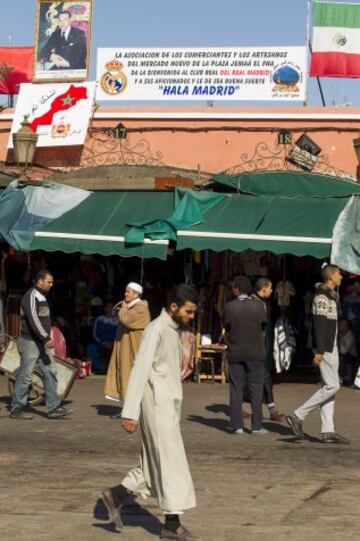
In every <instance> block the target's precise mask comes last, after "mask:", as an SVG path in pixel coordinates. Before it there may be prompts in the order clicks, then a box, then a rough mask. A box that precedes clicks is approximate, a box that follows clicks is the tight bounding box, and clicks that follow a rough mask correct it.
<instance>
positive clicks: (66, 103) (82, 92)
mask: <svg viewBox="0 0 360 541" xmlns="http://www.w3.org/2000/svg"><path fill="white" fill-rule="evenodd" d="M86 99H87V90H86V87H85V86H74V85H70V86H69V89H68V90H67V91H66V92H64V93H63V94H60V96H57V97H56V98H55V99H54V100H53V101H51V102H50V105H49V108H48V110H47V111H46V113H44V114H43V115H41V116H37V117H34V120H33V121H32V122H31V124H30V128H31V129H32V131H33V132H36V129H37V127H38V126H51V124H52V121H53V118H54V115H55V113H58V112H59V111H66V110H67V109H70V108H71V107H74V106H75V105H76V104H77V102H78V101H79V100H86Z"/></svg>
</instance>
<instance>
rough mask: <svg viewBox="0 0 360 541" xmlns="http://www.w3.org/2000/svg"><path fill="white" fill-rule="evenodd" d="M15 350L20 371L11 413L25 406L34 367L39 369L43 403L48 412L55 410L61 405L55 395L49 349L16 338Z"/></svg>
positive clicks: (53, 362)
mask: <svg viewBox="0 0 360 541" xmlns="http://www.w3.org/2000/svg"><path fill="white" fill-rule="evenodd" d="M17 348H18V352H19V355H20V371H19V373H18V375H17V377H16V382H15V390H14V394H13V397H12V401H11V411H14V410H16V409H22V408H24V407H25V406H26V404H27V401H28V390H29V386H30V385H31V381H32V373H33V371H34V369H35V366H37V367H38V368H39V369H40V371H41V373H42V376H43V381H44V392H45V403H46V405H47V407H48V409H49V411H52V410H54V409H56V408H57V407H58V406H59V405H60V404H61V400H60V398H59V397H58V394H57V385H58V381H57V373H56V365H55V361H54V358H53V355H52V351H51V349H49V348H47V347H46V346H45V344H37V343H36V342H33V341H32V340H27V339H25V338H21V337H20V338H18V341H17Z"/></svg>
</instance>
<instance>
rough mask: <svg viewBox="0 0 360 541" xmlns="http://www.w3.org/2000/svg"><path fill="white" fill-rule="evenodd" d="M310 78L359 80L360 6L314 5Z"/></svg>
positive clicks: (321, 3)
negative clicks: (355, 78) (348, 78)
mask: <svg viewBox="0 0 360 541" xmlns="http://www.w3.org/2000/svg"><path fill="white" fill-rule="evenodd" d="M312 49H313V51H312V57H311V65H310V75H311V76H318V77H360V4H349V3H340V2H319V1H315V2H314V10H313V44H312Z"/></svg>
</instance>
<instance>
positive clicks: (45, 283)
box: [10, 270, 71, 419]
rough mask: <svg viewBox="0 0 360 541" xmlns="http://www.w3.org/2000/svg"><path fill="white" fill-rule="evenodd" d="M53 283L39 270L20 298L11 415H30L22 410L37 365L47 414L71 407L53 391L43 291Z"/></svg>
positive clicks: (54, 378)
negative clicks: (17, 371) (63, 404)
mask: <svg viewBox="0 0 360 541" xmlns="http://www.w3.org/2000/svg"><path fill="white" fill-rule="evenodd" d="M52 285H53V277H52V275H51V273H50V272H49V271H47V270H42V271H39V272H38V273H37V275H36V278H35V285H34V286H33V287H31V288H30V289H29V290H28V291H27V292H26V293H25V295H24V296H23V297H22V299H21V311H20V316H21V327H20V336H19V338H18V341H17V348H18V351H19V355H20V370H19V373H18V375H17V377H16V382H15V390H14V394H13V397H12V401H11V413H10V417H11V418H12V419H32V415H31V414H29V413H27V412H25V411H24V408H25V406H26V405H27V399H28V390H29V386H30V385H31V382H32V374H33V371H34V369H35V366H36V365H37V366H38V367H39V369H40V371H41V373H42V376H43V382H44V391H45V402H46V405H47V407H48V409H49V414H48V417H49V418H50V419H55V418H56V419H57V418H59V417H66V416H67V415H69V414H70V413H71V411H69V410H66V409H65V408H64V407H62V406H61V400H60V398H59V396H58V394H57V374H56V366H55V361H54V358H53V355H52V348H53V347H54V344H53V341H52V339H51V319H50V307H49V304H48V301H47V295H48V292H49V291H50V289H51V287H52Z"/></svg>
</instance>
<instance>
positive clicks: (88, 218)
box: [31, 191, 174, 259]
mask: <svg viewBox="0 0 360 541" xmlns="http://www.w3.org/2000/svg"><path fill="white" fill-rule="evenodd" d="M173 208H174V194H173V193H169V192H139V191H127V192H94V193H93V194H91V195H90V197H88V198H87V199H86V200H85V201H84V202H83V203H81V204H80V205H78V206H77V207H76V208H74V209H73V210H71V211H69V212H67V213H66V214H64V215H63V216H61V217H60V218H58V219H57V220H54V221H53V222H51V223H50V224H48V225H46V226H44V227H43V228H41V230H39V231H36V232H35V235H34V239H33V241H32V244H31V250H46V251H56V250H60V251H62V252H82V253H84V254H95V253H98V254H102V255H114V254H115V255H120V256H123V257H131V256H138V257H146V258H148V257H157V258H158V259H166V257H167V247H168V241H167V240H156V241H151V240H150V239H145V240H144V243H137V244H135V243H134V244H131V243H127V242H125V233H126V230H127V224H129V223H133V222H136V221H141V220H144V221H145V220H151V219H154V218H155V217H156V218H159V219H161V218H166V217H167V216H168V215H169V214H171V212H172V211H173Z"/></svg>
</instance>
